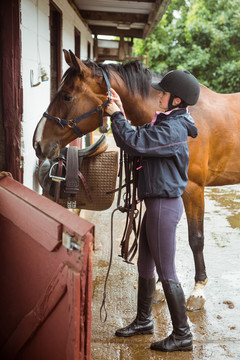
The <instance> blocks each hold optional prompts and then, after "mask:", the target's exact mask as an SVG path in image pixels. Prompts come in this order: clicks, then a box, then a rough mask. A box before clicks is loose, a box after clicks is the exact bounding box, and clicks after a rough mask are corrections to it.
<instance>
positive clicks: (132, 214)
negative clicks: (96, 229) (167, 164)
mask: <svg viewBox="0 0 240 360" xmlns="http://www.w3.org/2000/svg"><path fill="white" fill-rule="evenodd" d="M139 168H140V166H139V158H137V157H131V156H129V155H128V154H126V153H124V152H123V150H122V149H121V150H120V159H119V173H118V177H119V187H118V188H117V189H116V190H114V192H116V191H118V199H117V207H116V208H115V209H114V210H113V212H112V214H111V249H110V260H109V265H108V270H107V274H106V278H105V282H104V291H103V300H102V305H101V308H100V319H101V321H102V322H105V321H106V320H107V310H106V305H105V303H106V288H107V281H108V277H109V273H110V268H111V265H112V257H113V218H114V214H115V213H116V211H120V212H122V213H126V223H125V228H124V231H123V236H122V239H121V243H120V247H121V254H120V255H119V256H120V257H122V258H123V261H124V262H127V263H128V264H133V263H132V260H133V258H134V256H135V255H136V253H137V250H138V238H139V233H140V226H141V217H142V203H141V202H140V201H139V200H138V199H137V181H138V170H139ZM124 172H125V184H124V185H123V173H124ZM124 188H126V191H125V193H124V196H123V200H124V203H123V205H121V204H120V203H121V198H122V190H123V189H124ZM138 204H140V209H139V210H138V209H137V205H138ZM138 216H139V218H138V221H137V217H138ZM132 234H133V240H132V241H131V239H130V238H131V235H132ZM103 310H104V312H105V317H104V320H103V316H102V311H103Z"/></svg>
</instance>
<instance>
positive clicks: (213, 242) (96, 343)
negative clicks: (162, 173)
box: [81, 135, 240, 360]
mask: <svg viewBox="0 0 240 360" xmlns="http://www.w3.org/2000/svg"><path fill="white" fill-rule="evenodd" d="M96 136H98V135H96ZM108 141H109V144H110V145H109V148H110V149H115V145H114V141H113V139H112V136H111V135H108ZM205 198H206V212H205V248H204V254H205V262H206V269H207V274H208V279H209V280H208V283H207V285H206V289H205V295H206V303H205V308H204V310H202V311H199V312H194V313H188V315H189V322H190V326H191V330H192V333H193V338H194V340H193V351H192V352H188V353H176V352H175V353H160V352H154V351H152V350H150V349H149V346H150V344H151V343H152V342H154V341H158V340H160V339H162V338H163V337H165V336H166V335H167V334H169V333H170V332H171V322H170V317H169V313H168V309H167V305H166V303H165V302H164V303H159V304H154V306H153V316H154V319H155V331H154V334H153V335H138V336H134V337H131V338H125V339H122V338H118V337H115V336H114V332H115V330H116V329H117V328H120V327H123V326H125V325H127V324H129V323H130V322H131V321H132V320H133V319H134V317H135V314H136V298H137V268H136V259H135V265H129V264H126V263H124V262H123V261H122V258H120V257H119V256H118V255H119V253H120V247H119V244H120V239H121V236H122V232H123V227H124V223H125V215H123V214H121V213H119V212H116V213H115V216H114V249H113V262H112V267H111V271H110V275H109V280H108V283H107V294H106V309H107V320H106V322H104V323H103V322H102V321H101V320H100V307H101V304H102V298H103V287H104V280H105V276H106V273H107V269H108V263H109V257H110V229H111V228H110V221H111V212H112V210H113V209H114V208H115V206H116V204H115V203H114V204H113V205H112V207H111V208H110V209H108V210H106V211H102V212H92V211H82V213H81V216H82V217H84V218H86V219H88V220H90V221H91V222H93V223H94V224H95V226H96V240H95V241H96V243H95V251H94V254H93V302H92V349H91V351H92V353H91V354H92V355H91V359H92V360H103V359H106V360H127V359H128V360H129V359H131V360H149V359H151V360H155V359H168V360H172V359H179V360H180V359H184V360H190V359H191V360H192V359H203V360H204V359H214V360H220V359H222V360H225V359H240V295H239V294H240V191H239V185H236V186H225V187H218V188H207V189H206V196H205ZM176 266H177V272H178V276H179V279H180V281H181V283H182V287H183V289H184V292H185V296H186V297H188V296H189V294H190V292H191V291H192V289H193V286H194V263H193V257H192V252H191V249H190V247H189V245H188V235H187V224H186V217H185V215H183V217H182V219H181V221H180V224H179V226H178V231H177V254H176ZM103 315H104V313H103Z"/></svg>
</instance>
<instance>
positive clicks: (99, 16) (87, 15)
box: [80, 10, 148, 23]
mask: <svg viewBox="0 0 240 360" xmlns="http://www.w3.org/2000/svg"><path fill="white" fill-rule="evenodd" d="M80 14H81V15H82V17H83V18H84V19H85V20H86V21H88V20H100V21H113V22H118V21H124V22H130V23H133V22H136V23H139V22H140V23H146V22H147V20H148V15H146V14H131V13H116V12H106V11H89V10H80Z"/></svg>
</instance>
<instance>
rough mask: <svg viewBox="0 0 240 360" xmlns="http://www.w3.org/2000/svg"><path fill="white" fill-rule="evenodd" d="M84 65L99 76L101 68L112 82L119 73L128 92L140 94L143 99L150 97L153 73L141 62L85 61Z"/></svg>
mask: <svg viewBox="0 0 240 360" xmlns="http://www.w3.org/2000/svg"><path fill="white" fill-rule="evenodd" d="M83 63H84V64H85V65H86V66H88V67H90V68H92V69H94V71H96V73H97V74H99V67H101V68H102V69H104V70H105V71H106V73H107V75H108V77H109V79H110V80H111V78H112V77H115V74H116V73H117V74H118V75H119V76H120V77H121V78H122V79H123V81H124V83H125V85H126V86H127V88H128V90H129V91H130V92H131V93H133V94H134V93H136V92H138V93H139V94H140V95H141V96H142V97H143V98H144V97H147V96H148V95H149V89H150V84H151V80H152V73H151V71H150V70H149V69H147V68H145V67H144V66H143V65H142V64H141V63H140V62H139V61H131V62H128V63H126V64H118V63H117V64H115V63H110V64H96V63H95V62H93V61H90V60H87V61H83ZM115 79H116V77H115ZM116 80H117V79H116Z"/></svg>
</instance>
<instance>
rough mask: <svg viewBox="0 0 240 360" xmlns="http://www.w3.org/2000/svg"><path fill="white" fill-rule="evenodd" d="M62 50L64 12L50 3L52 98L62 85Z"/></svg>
mask: <svg viewBox="0 0 240 360" xmlns="http://www.w3.org/2000/svg"><path fill="white" fill-rule="evenodd" d="M61 51H62V13H61V11H60V10H59V9H58V7H57V6H56V5H55V4H54V3H53V2H51V3H50V56H51V74H50V77H51V90H50V92H51V93H50V96H51V99H52V98H53V97H54V95H55V94H56V91H57V89H58V87H59V85H60V82H61V77H62V71H61V65H62V64H61Z"/></svg>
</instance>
